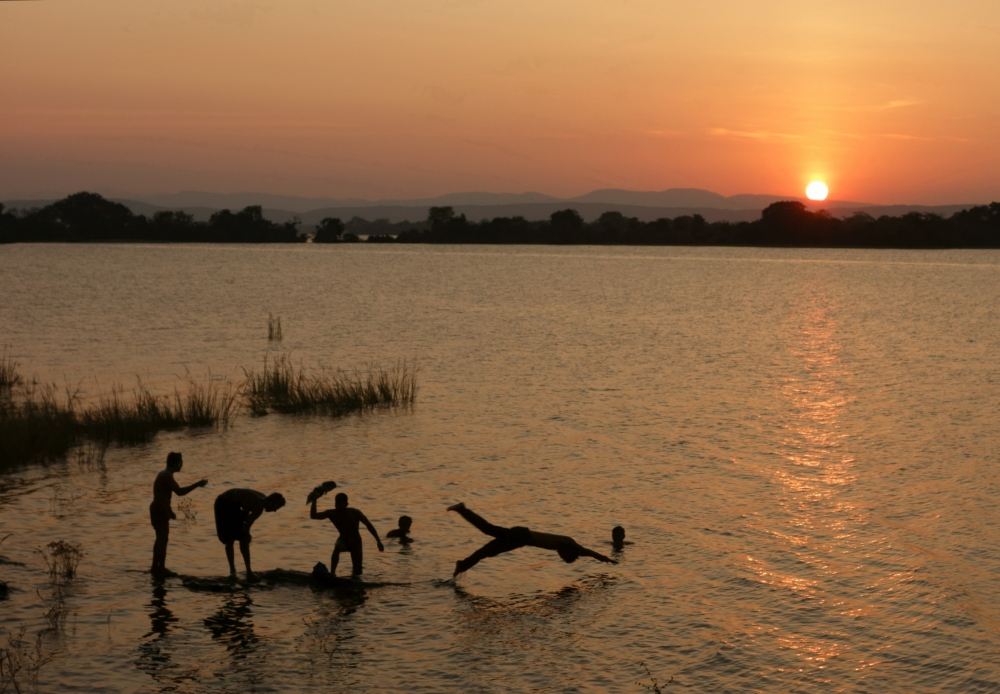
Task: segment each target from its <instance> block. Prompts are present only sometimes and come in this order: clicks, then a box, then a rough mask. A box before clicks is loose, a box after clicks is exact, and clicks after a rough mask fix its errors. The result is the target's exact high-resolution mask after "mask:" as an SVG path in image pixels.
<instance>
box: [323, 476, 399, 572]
mask: <svg viewBox="0 0 1000 694" xmlns="http://www.w3.org/2000/svg"><path fill="white" fill-rule="evenodd" d="M333 506H334V507H333V508H331V509H327V510H326V511H319V512H317V511H316V499H313V500H312V506H310V507H309V517H310V518H312V519H315V520H322V519H324V518H328V519H329V520H330V522H331V523H333V525H334V527H335V528H337V530H338V531H340V537H338V538H337V543H336V544H335V545H334V546H333V555H332V556H331V557H330V574H331V575H336V574H337V563H338V562H339V561H340V553H341V552H345V551H346V552H350V553H351V565H352V566H351V575H352V576H360V575H361V569H362V566H361V564H362V560H363V558H364V550H363V547H362V545H361V530H360V527H359V526H360V525H361V523H364V524H365V527H366V528H368V532H370V533H371V534H372V537H374V538H375V543H376V544H377V545H378V551H379V552H384V551H385V546H384V545H383V544H382V540H380V539H379V536H378V532H376V530H375V526H374V525H372V524H371V521H369V520H368V518H366V517H365V514H363V513H362V512H361V511H359V510H358V509H356V508H348V507H347V494H344V493H343V492H341V493H340V494H337V496H335V497H334V498H333Z"/></svg>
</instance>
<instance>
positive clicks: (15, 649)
mask: <svg viewBox="0 0 1000 694" xmlns="http://www.w3.org/2000/svg"><path fill="white" fill-rule="evenodd" d="M27 631H28V629H27V627H26V626H25V625H24V624H22V625H21V628H20V629H18V630H17V631H15V632H12V633H10V634H7V643H6V644H4V645H3V646H0V694H7V692H17V694H21V691H22V689H21V682H22V681H27V682H28V683H30V684H31V685H32V687H33V688H34V689H37V688H38V671H39V670H41V668H42V667H43V666H44V665H45V664H46V663H48V662H50V661H51V660H52V659H53V658H54V657H55V653H53V652H51V651H47V650H46V649H45V642H44V638H45V633H46V630H42V631H39V632H38V633H37V634H35V638H34V641H32V640H31V639H29V638H28V635H27Z"/></svg>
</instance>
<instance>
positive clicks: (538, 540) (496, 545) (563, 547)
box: [448, 502, 618, 576]
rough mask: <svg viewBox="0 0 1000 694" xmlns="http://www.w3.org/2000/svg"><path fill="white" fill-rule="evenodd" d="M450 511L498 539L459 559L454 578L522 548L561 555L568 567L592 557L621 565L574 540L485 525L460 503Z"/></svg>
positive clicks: (531, 531)
mask: <svg viewBox="0 0 1000 694" xmlns="http://www.w3.org/2000/svg"><path fill="white" fill-rule="evenodd" d="M448 510H449V511H455V512H456V513H458V514H459V515H460V516H462V518H464V519H465V520H467V521H469V522H470V523H471V524H472V525H474V526H476V528H477V529H478V530H479V531H480V532H483V533H485V534H487V535H490V536H492V537H494V538H496V539H494V540H490V541H489V542H487V543H486V544H485V545H483V546H482V547H480V548H479V549H477V550H476V551H475V552H473V553H472V554H470V555H469V556H468V557H466V558H465V559H459V560H458V561H457V562H455V573H454V574H453V575H454V576H457V575H458V574H460V573H464V572H466V571H468V570H469V569H471V568H472V567H473V566H475V565H476V564H478V563H479V562H480V561H482V560H483V559H486V558H487V557H495V556H497V555H498V554H503V553H504V552H510V551H511V550H515V549H518V548H519V547H539V548H541V549H551V550H553V551H554V552H558V553H559V557H560V558H561V559H562V560H563V561H564V562H566V563H567V564H572V563H573V562H575V561H576V560H577V559H579V558H580V557H593V558H594V559H597V560H598V561H603V562H606V563H608V564H617V563H618V562H616V561H615V560H614V559H610V558H608V557H606V556H604V555H603V554H598V553H597V552H595V551H594V550H592V549H587V548H586V547H584V546H582V545H580V544H579V543H577V541H576V540H574V539H573V538H572V537H568V536H566V535H553V534H552V533H540V532H536V531H534V530H529V529H528V528H524V527H521V526H515V527H513V528H501V527H500V526H499V525H493V524H492V523H489V522H488V521H486V519H484V518H483V517H482V516H480V515H478V514H476V513H473V512H472V511H470V510H469V509H467V508H465V504H464V503H462V502H459V503H457V504H455V505H454V506H449V507H448Z"/></svg>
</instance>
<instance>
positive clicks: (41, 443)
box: [0, 379, 238, 470]
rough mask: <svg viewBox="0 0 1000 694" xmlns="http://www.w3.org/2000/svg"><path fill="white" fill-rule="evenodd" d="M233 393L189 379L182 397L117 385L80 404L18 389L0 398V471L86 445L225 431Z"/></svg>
mask: <svg viewBox="0 0 1000 694" xmlns="http://www.w3.org/2000/svg"><path fill="white" fill-rule="evenodd" d="M237 395H238V393H237V390H236V388H235V387H234V386H233V384H232V382H230V381H223V382H218V381H212V380H210V381H209V382H208V383H207V384H201V383H197V382H196V381H194V380H193V379H192V380H190V381H189V382H188V387H187V389H186V391H185V392H184V393H183V394H182V393H180V392H179V391H177V390H175V391H174V394H173V396H166V395H155V394H153V393H151V392H150V391H149V389H148V388H146V387H145V386H143V385H142V383H139V384H138V386H137V387H136V389H135V390H133V391H132V392H131V393H128V394H126V392H125V390H124V389H123V388H122V387H121V386H118V387H116V388H113V389H112V390H111V392H110V393H107V394H104V395H102V396H101V397H100V398H99V399H98V401H97V402H96V403H95V404H92V405H89V406H83V405H81V404H80V401H79V399H78V398H77V396H76V395H75V394H73V393H66V396H65V398H60V397H59V396H58V395H57V393H56V390H55V388H54V387H52V386H42V387H39V386H34V385H30V386H27V385H26V386H22V387H21V388H18V389H16V390H15V391H14V392H12V393H9V394H8V395H7V396H2V395H0V470H3V469H4V468H10V467H16V466H17V465H21V464H24V463H29V462H33V461H44V460H53V459H57V458H62V457H65V456H66V454H67V452H68V451H69V450H70V449H72V448H74V447H76V446H80V445H81V444H83V442H85V441H90V442H95V443H97V444H99V445H100V446H102V447H107V446H109V445H112V444H117V445H126V446H134V445H137V444H143V443H148V442H149V441H151V440H152V439H153V437H154V436H155V435H156V434H157V432H160V431H170V430H176V429H182V428H185V427H209V426H217V427H221V428H227V427H228V426H229V425H230V423H232V420H233V417H234V416H235V415H236V412H237V409H238V404H237Z"/></svg>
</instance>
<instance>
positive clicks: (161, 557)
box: [149, 452, 208, 576]
mask: <svg viewBox="0 0 1000 694" xmlns="http://www.w3.org/2000/svg"><path fill="white" fill-rule="evenodd" d="M182 467H184V458H182V457H181V454H180V453H176V452H175V453H168V454H167V467H165V468H164V469H162V470H160V472H159V474H157V475H156V480H154V481H153V502H152V503H151V504H150V505H149V523H150V525H152V526H153V530H155V531H156V540H155V541H154V542H153V566H152V567H151V568H150V573H152V574H154V575H157V576H163V575H167V574H169V573H171V572H170V571H168V570H167V567H166V563H167V542H168V541H169V539H170V521H172V520H176V519H177V515H176V514H175V513H174V510H173V509H172V508H171V507H170V499H171V497H172V495H173V494H176V495H177V496H185V495H187V494H188V493H190V492H192V491H194V490H195V489H197V488H198V487H204V486H205V485H206V484H208V480H198V481H197V482H195V483H194V484H191V485H188V486H187V487H181V486H180V485H178V484H177V481H176V480H175V479H174V473H175V472H180V471H181V468H182Z"/></svg>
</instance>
